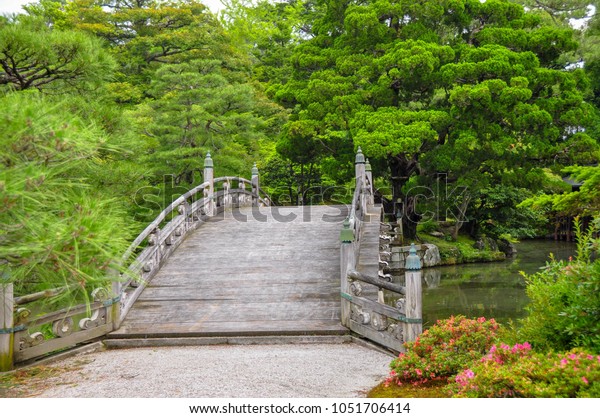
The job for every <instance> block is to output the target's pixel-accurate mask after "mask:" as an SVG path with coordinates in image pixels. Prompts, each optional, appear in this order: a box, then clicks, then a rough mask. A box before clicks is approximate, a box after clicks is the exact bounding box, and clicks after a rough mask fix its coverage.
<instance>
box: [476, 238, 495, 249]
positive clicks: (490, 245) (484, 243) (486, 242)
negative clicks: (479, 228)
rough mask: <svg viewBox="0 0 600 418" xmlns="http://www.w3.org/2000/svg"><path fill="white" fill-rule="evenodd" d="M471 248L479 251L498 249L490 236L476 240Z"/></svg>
mask: <svg viewBox="0 0 600 418" xmlns="http://www.w3.org/2000/svg"><path fill="white" fill-rule="evenodd" d="M473 248H475V249H476V250H479V251H483V250H488V251H498V244H496V241H495V240H494V239H492V238H489V237H481V238H479V239H478V240H477V241H475V244H473Z"/></svg>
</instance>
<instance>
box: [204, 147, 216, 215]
mask: <svg viewBox="0 0 600 418" xmlns="http://www.w3.org/2000/svg"><path fill="white" fill-rule="evenodd" d="M214 178H215V175H214V169H213V160H212V158H211V156H210V152H207V153H206V158H205V159H204V182H208V187H207V188H206V189H204V198H205V199H207V202H206V206H205V207H206V214H207V215H208V216H213V215H214V214H215V210H214V209H215V201H214V200H215V198H214V192H215V182H214Z"/></svg>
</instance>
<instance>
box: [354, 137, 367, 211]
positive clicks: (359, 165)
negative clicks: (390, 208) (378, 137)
mask: <svg viewBox="0 0 600 418" xmlns="http://www.w3.org/2000/svg"><path fill="white" fill-rule="evenodd" d="M354 172H355V177H356V179H355V187H359V184H360V195H359V199H360V210H361V219H362V218H363V214H364V213H365V212H366V210H365V209H366V204H367V199H365V194H364V190H365V187H366V183H367V181H366V175H365V155H364V154H363V153H362V150H361V149H360V147H358V150H357V151H356V158H355V159H354Z"/></svg>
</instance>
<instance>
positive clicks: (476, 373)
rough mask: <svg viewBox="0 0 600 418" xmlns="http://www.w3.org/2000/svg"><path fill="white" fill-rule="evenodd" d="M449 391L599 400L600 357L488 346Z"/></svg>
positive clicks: (526, 347) (462, 394) (461, 394)
mask: <svg viewBox="0 0 600 418" xmlns="http://www.w3.org/2000/svg"><path fill="white" fill-rule="evenodd" d="M449 388H450V391H451V393H452V395H453V396H457V397H477V398H480V397H494V398H498V397H527V398H567V397H568V398H574V397H594V398H595V397H600V356H598V355H594V354H591V353H587V352H584V351H581V350H573V351H570V352H568V353H561V354H559V353H550V354H541V353H535V352H533V351H531V346H530V345H529V344H528V343H525V344H516V345H514V346H512V347H510V346H508V345H506V344H502V345H500V346H492V347H491V348H490V351H489V353H488V354H487V355H486V356H484V357H483V358H482V359H481V360H480V361H479V362H477V363H476V364H473V365H471V366H470V368H468V369H465V370H463V371H462V372H461V373H459V374H457V375H456V377H455V378H454V383H453V384H451V385H449Z"/></svg>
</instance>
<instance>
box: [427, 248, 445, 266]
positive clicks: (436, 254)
mask: <svg viewBox="0 0 600 418" xmlns="http://www.w3.org/2000/svg"><path fill="white" fill-rule="evenodd" d="M423 246H424V247H425V248H426V250H425V252H424V253H423V267H433V266H437V265H439V264H440V263H441V262H442V256H441V255H440V250H439V249H438V247H437V246H435V245H433V244H423Z"/></svg>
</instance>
